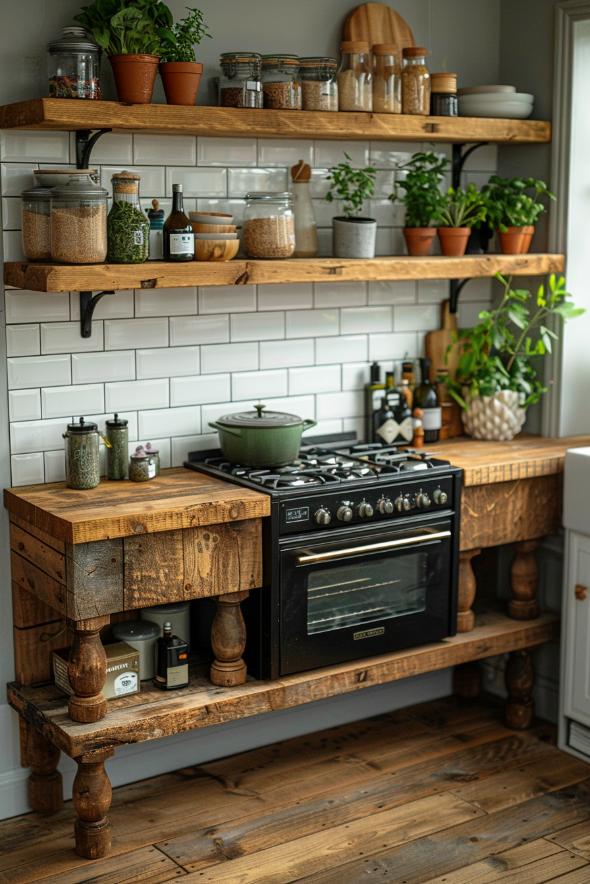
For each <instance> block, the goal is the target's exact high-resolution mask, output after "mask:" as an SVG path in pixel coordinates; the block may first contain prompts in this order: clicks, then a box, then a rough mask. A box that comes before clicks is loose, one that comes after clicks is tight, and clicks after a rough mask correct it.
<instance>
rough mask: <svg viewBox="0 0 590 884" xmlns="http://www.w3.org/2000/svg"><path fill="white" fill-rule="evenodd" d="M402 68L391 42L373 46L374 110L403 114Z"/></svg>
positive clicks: (379, 112)
mask: <svg viewBox="0 0 590 884" xmlns="http://www.w3.org/2000/svg"><path fill="white" fill-rule="evenodd" d="M401 74H402V69H401V64H400V59H399V55H398V53H397V49H396V47H395V46H394V45H393V44H391V43H376V44H375V45H374V46H373V111H374V112H375V113H376V114H401V112H402V76H401Z"/></svg>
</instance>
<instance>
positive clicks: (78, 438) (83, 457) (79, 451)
mask: <svg viewBox="0 0 590 884" xmlns="http://www.w3.org/2000/svg"><path fill="white" fill-rule="evenodd" d="M63 437H64V439H65V440H66V441H65V454H66V482H67V485H68V488H76V489H79V490H88V489H89V488H96V486H97V485H98V483H99V482H100V457H99V448H100V436H99V433H98V427H97V426H96V424H92V423H89V424H87V423H86V421H85V420H84V418H83V417H81V418H80V420H79V422H78V423H77V424H68V427H67V431H66V432H65V433H64V434H63Z"/></svg>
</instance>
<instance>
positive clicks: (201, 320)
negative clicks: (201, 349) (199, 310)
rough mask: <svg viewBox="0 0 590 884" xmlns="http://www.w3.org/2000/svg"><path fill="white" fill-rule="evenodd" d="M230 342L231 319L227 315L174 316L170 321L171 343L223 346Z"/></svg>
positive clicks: (178, 344)
mask: <svg viewBox="0 0 590 884" xmlns="http://www.w3.org/2000/svg"><path fill="white" fill-rule="evenodd" d="M225 341H229V317H228V315H227V313H221V314H219V315H212V316H183V317H178V316H173V317H172V318H171V319H170V343H171V344H172V346H173V347H175V346H176V347H178V346H181V345H182V344H222V343H224V342H225Z"/></svg>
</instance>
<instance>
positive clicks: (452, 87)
mask: <svg viewBox="0 0 590 884" xmlns="http://www.w3.org/2000/svg"><path fill="white" fill-rule="evenodd" d="M458 76H459V75H458V74H449V73H447V72H446V71H443V72H441V73H437V74H430V85H431V88H432V91H433V92H438V93H439V94H440V93H445V94H446V93H448V94H453V93H455V92H456V91H457V78H458Z"/></svg>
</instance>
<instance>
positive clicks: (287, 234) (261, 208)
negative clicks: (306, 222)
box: [242, 193, 295, 258]
mask: <svg viewBox="0 0 590 884" xmlns="http://www.w3.org/2000/svg"><path fill="white" fill-rule="evenodd" d="M242 243H243V246H244V250H245V252H246V254H248V255H249V256H250V257H251V258H289V257H290V256H291V255H292V254H293V252H294V251H295V220H294V218H293V197H292V196H291V194H290V193H247V194H246V207H245V209H244V221H243V225H242Z"/></svg>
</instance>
